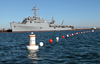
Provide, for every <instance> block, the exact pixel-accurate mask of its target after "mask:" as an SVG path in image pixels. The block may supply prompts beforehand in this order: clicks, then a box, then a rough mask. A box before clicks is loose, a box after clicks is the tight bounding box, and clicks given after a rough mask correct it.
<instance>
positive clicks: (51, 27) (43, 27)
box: [10, 5, 74, 32]
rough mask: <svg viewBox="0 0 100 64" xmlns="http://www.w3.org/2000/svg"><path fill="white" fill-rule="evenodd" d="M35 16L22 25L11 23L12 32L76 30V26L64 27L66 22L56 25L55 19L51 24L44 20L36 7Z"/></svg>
mask: <svg viewBox="0 0 100 64" xmlns="http://www.w3.org/2000/svg"><path fill="white" fill-rule="evenodd" d="M32 10H34V16H33V17H30V16H29V17H27V18H25V19H24V20H23V21H22V22H21V23H20V22H18V23H16V22H11V23H10V25H11V29H12V32H19V31H65V30H74V26H68V25H63V22H64V20H63V21H62V24H61V25H56V24H55V20H54V18H52V19H51V21H50V22H48V20H44V19H43V18H41V17H37V15H36V14H37V13H36V10H38V9H37V8H36V5H35V6H34V7H33V9H32Z"/></svg>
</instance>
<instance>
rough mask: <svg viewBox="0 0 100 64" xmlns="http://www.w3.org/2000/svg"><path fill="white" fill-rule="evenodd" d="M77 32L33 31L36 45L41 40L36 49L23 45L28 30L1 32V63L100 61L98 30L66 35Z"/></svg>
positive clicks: (91, 63)
mask: <svg viewBox="0 0 100 64" xmlns="http://www.w3.org/2000/svg"><path fill="white" fill-rule="evenodd" d="M88 31H91V30H88ZM76 32H82V31H59V32H34V34H35V35H36V44H37V45H39V43H40V42H43V43H44V46H42V47H39V49H38V50H37V51H29V50H27V48H26V46H27V45H29V35H30V34H31V33H30V32H26V33H25V32H23V33H0V64H4V63H21V64H100V31H99V32H98V31H97V30H96V32H90V33H83V34H78V35H75V36H71V37H66V35H67V34H72V33H76ZM63 35H64V36H65V38H64V39H63V38H62V36H63ZM56 37H59V41H56ZM49 39H53V43H49Z"/></svg>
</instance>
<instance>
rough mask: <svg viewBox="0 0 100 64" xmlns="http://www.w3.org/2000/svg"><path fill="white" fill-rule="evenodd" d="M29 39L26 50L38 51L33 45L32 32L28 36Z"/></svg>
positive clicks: (33, 36) (37, 47)
mask: <svg viewBox="0 0 100 64" xmlns="http://www.w3.org/2000/svg"><path fill="white" fill-rule="evenodd" d="M29 37H30V42H29V46H27V49H28V50H37V49H39V46H37V45H35V35H33V32H31V35H29Z"/></svg>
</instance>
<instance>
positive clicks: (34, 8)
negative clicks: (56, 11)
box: [32, 4, 39, 17]
mask: <svg viewBox="0 0 100 64" xmlns="http://www.w3.org/2000/svg"><path fill="white" fill-rule="evenodd" d="M32 10H34V15H35V17H36V14H37V13H36V10H39V9H37V8H36V4H35V6H34V7H33V9H32Z"/></svg>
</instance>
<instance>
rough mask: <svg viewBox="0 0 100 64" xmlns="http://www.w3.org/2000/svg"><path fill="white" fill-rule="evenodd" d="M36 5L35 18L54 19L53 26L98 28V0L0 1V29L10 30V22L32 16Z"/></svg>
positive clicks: (99, 16)
mask: <svg viewBox="0 0 100 64" xmlns="http://www.w3.org/2000/svg"><path fill="white" fill-rule="evenodd" d="M35 4H36V5H37V8H38V9H39V10H37V13H38V14H37V16H38V17H41V18H43V19H44V20H50V19H52V17H54V20H55V21H56V22H55V24H58V25H61V23H62V21H63V20H64V23H63V25H71V26H74V27H75V28H92V27H100V0H0V28H7V29H10V28H11V27H10V22H13V21H15V22H22V21H23V19H24V18H26V17H28V16H31V17H32V16H34V11H33V10H32V8H33V7H34V6H35Z"/></svg>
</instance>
